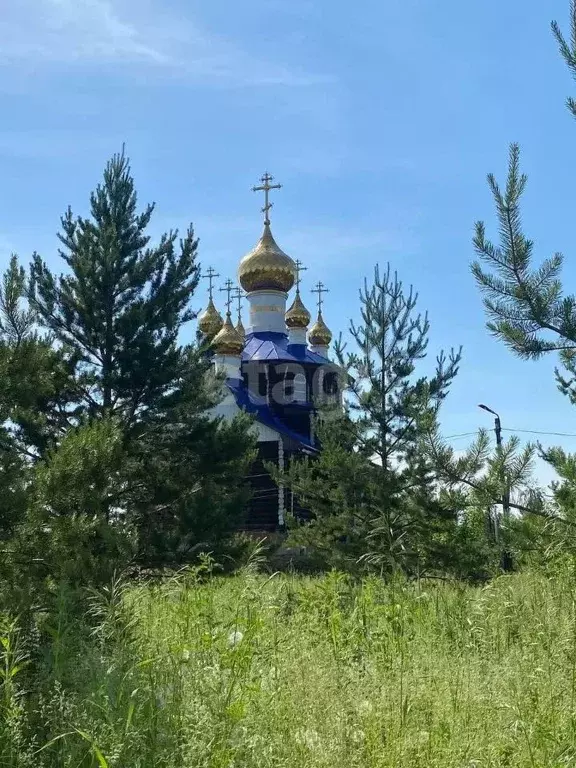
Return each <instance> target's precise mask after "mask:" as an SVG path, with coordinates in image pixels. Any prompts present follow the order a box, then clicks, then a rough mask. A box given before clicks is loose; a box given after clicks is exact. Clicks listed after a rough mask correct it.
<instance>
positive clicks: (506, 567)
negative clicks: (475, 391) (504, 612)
mask: <svg viewBox="0 0 576 768" xmlns="http://www.w3.org/2000/svg"><path fill="white" fill-rule="evenodd" d="M478 408H482V410H483V411H488V413H491V414H492V415H493V416H494V433H495V435H496V445H497V446H498V448H501V447H502V422H501V421H500V416H499V415H498V414H497V413H496V411H493V410H492V408H488V406H487V405H484V404H483V403H480V404H479V406H478ZM502 516H503V517H504V523H505V526H506V528H505V530H506V529H507V527H508V523H509V521H510V490H509V488H508V483H507V482H506V476H505V475H504V473H503V477H502ZM496 541H498V521H496ZM502 570H503V571H511V570H512V555H511V553H510V552H509V551H508V549H507V548H506V547H504V549H503V551H502Z"/></svg>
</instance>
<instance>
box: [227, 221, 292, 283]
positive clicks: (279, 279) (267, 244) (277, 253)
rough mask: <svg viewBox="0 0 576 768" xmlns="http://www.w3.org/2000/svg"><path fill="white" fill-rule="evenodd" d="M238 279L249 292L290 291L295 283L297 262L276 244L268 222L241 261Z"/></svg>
mask: <svg viewBox="0 0 576 768" xmlns="http://www.w3.org/2000/svg"><path fill="white" fill-rule="evenodd" d="M238 279H239V280H240V285H241V286H242V288H244V290H245V291H246V292H248V293H250V292H252V291H262V290H269V291H283V292H284V293H288V291H289V290H290V288H292V286H293V285H294V281H295V279H296V264H295V263H294V261H293V260H292V259H291V258H290V256H288V255H287V254H285V253H284V251H282V250H281V249H280V248H279V247H278V245H276V242H275V240H274V238H273V237H272V232H271V231H270V225H269V224H268V222H266V223H265V224H264V232H263V233H262V237H261V238H260V240H259V241H258V243H257V245H256V247H255V248H254V249H253V250H252V251H250V253H247V254H246V256H244V258H243V259H242V261H241V262H240V266H239V267H238Z"/></svg>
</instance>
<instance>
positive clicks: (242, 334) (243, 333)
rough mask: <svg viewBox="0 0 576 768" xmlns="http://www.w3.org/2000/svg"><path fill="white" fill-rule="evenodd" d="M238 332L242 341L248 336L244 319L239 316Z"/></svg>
mask: <svg viewBox="0 0 576 768" xmlns="http://www.w3.org/2000/svg"><path fill="white" fill-rule="evenodd" d="M236 333H237V334H238V336H240V338H241V339H242V341H244V339H245V338H246V330H245V328H244V326H243V325H242V320H241V319H240V318H238V322H237V323H236Z"/></svg>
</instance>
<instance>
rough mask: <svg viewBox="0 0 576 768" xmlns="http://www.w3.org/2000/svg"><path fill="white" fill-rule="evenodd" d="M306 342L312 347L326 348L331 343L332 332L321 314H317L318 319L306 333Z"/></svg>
mask: <svg viewBox="0 0 576 768" xmlns="http://www.w3.org/2000/svg"><path fill="white" fill-rule="evenodd" d="M308 341H309V342H310V344H311V345H312V346H313V347H328V346H329V345H330V342H331V341H332V331H331V330H330V329H329V328H328V326H327V325H326V323H325V322H324V318H323V317H322V312H318V319H317V320H316V322H315V323H314V325H313V326H312V328H310V330H309V331H308Z"/></svg>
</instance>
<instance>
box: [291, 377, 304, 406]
mask: <svg viewBox="0 0 576 768" xmlns="http://www.w3.org/2000/svg"><path fill="white" fill-rule="evenodd" d="M293 392H294V400H296V402H297V403H305V402H306V400H307V397H306V376H305V375H304V374H303V373H297V374H296V375H295V376H294V389H293Z"/></svg>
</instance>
